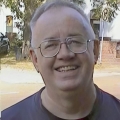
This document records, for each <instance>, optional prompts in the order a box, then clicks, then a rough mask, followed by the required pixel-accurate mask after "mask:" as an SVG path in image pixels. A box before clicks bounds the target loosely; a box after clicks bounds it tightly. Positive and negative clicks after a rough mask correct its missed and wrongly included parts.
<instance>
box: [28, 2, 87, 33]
mask: <svg viewBox="0 0 120 120" xmlns="http://www.w3.org/2000/svg"><path fill="white" fill-rule="evenodd" d="M57 7H69V8H72V9H74V10H76V11H77V12H78V13H79V14H80V15H81V16H82V18H83V19H85V21H86V22H87V23H89V20H88V18H87V16H86V15H85V13H84V12H83V10H82V9H81V8H80V7H78V6H77V5H75V4H73V3H71V2H69V1H63V0H51V1H50V2H46V3H44V4H42V5H41V6H40V7H38V8H37V9H36V11H35V12H34V14H33V17H32V19H31V21H30V28H31V31H32V28H33V27H34V25H35V23H36V22H37V20H38V19H39V17H40V16H41V15H42V14H43V13H44V12H46V11H48V10H49V9H51V8H57Z"/></svg>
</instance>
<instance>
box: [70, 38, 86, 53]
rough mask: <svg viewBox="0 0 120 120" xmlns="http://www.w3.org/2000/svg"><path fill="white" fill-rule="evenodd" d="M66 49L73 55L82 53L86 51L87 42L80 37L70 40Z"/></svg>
mask: <svg viewBox="0 0 120 120" xmlns="http://www.w3.org/2000/svg"><path fill="white" fill-rule="evenodd" d="M68 47H69V49H70V50H71V51H72V52H74V53H82V52H84V51H85V50H86V49H87V41H86V40H84V39H83V38H80V37H76V38H70V39H69V40H68Z"/></svg>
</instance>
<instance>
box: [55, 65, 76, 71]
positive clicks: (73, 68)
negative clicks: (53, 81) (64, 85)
mask: <svg viewBox="0 0 120 120" xmlns="http://www.w3.org/2000/svg"><path fill="white" fill-rule="evenodd" d="M77 68H78V66H63V67H59V68H58V69H56V70H57V71H59V72H67V71H72V70H76V69H77Z"/></svg>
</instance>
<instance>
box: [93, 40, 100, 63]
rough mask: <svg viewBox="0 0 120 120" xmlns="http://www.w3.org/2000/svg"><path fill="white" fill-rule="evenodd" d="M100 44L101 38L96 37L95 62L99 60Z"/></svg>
mask: <svg viewBox="0 0 120 120" xmlns="http://www.w3.org/2000/svg"><path fill="white" fill-rule="evenodd" d="M99 45H100V42H99V40H97V39H95V40H94V61H95V64H96V63H97V60H98V57H99Z"/></svg>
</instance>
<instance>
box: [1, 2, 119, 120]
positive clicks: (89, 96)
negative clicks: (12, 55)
mask: <svg viewBox="0 0 120 120" xmlns="http://www.w3.org/2000/svg"><path fill="white" fill-rule="evenodd" d="M30 25H31V31H32V38H31V50H30V54H31V58H32V61H33V64H34V66H35V68H36V70H37V71H38V72H39V73H40V74H41V75H42V77H43V80H44V83H45V87H44V88H42V89H41V90H40V91H38V92H37V93H35V94H33V95H32V96H30V97H28V98H26V99H25V100H23V101H21V102H19V103H17V104H16V105H13V106H12V107H10V108H8V109H6V110H4V111H3V112H2V120H64V119H66V120H120V101H119V100H118V99H117V98H115V97H113V96H112V95H110V94H108V93H106V92H104V91H102V90H101V89H99V88H98V87H97V86H96V85H94V83H93V72H94V64H95V63H96V61H97V58H98V46H99V43H98V41H97V40H95V35H94V32H93V30H92V28H91V26H90V23H89V21H88V19H87V17H86V16H85V14H84V12H83V11H82V10H81V9H80V8H78V7H77V6H76V5H74V4H73V3H70V2H65V1H62V0H55V1H51V2H47V3H45V4H43V5H42V6H41V7H39V8H38V9H37V10H36V12H35V14H34V16H33V18H32V20H31V24H30Z"/></svg>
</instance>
